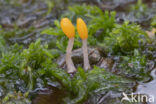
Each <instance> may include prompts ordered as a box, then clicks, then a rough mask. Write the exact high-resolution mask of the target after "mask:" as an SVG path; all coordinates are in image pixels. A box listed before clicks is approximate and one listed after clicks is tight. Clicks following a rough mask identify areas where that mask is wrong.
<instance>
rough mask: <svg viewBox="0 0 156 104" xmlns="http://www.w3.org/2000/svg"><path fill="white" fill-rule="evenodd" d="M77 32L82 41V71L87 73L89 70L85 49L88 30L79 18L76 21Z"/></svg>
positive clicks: (86, 50)
mask: <svg viewBox="0 0 156 104" xmlns="http://www.w3.org/2000/svg"><path fill="white" fill-rule="evenodd" d="M77 31H78V34H79V35H80V38H81V39H82V50H83V62H84V70H85V71H87V70H88V69H90V64H89V60H88V49H87V38H88V29H87V25H86V23H85V22H84V21H83V20H82V19H81V18H78V19H77Z"/></svg>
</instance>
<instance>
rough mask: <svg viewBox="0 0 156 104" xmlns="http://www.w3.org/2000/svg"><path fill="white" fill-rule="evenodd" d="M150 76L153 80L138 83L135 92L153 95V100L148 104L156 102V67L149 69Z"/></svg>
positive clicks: (155, 103)
mask: <svg viewBox="0 0 156 104" xmlns="http://www.w3.org/2000/svg"><path fill="white" fill-rule="evenodd" d="M151 76H152V77H153V80H152V81H150V82H148V83H140V84H139V85H138V87H137V91H136V93H140V94H146V95H148V96H149V97H150V96H151V95H152V96H154V100H155V101H154V102H153V103H148V104H156V68H155V69H154V70H152V71H151Z"/></svg>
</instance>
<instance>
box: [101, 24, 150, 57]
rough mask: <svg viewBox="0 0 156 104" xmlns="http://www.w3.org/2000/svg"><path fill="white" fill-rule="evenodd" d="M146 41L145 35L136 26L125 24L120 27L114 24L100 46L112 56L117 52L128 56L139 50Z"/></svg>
mask: <svg viewBox="0 0 156 104" xmlns="http://www.w3.org/2000/svg"><path fill="white" fill-rule="evenodd" d="M147 40H148V37H147V35H146V33H145V32H144V31H142V30H141V28H140V27H139V26H138V25H136V24H129V23H128V22H125V23H123V24H122V25H118V24H116V26H115V28H114V29H113V30H112V32H110V34H109V36H108V37H105V39H104V42H103V43H101V44H100V45H101V46H104V47H106V50H108V51H109V52H111V53H113V54H118V53H119V52H120V53H123V54H128V53H131V52H132V51H133V50H134V49H137V48H139V47H140V45H141V44H143V43H145V42H147Z"/></svg>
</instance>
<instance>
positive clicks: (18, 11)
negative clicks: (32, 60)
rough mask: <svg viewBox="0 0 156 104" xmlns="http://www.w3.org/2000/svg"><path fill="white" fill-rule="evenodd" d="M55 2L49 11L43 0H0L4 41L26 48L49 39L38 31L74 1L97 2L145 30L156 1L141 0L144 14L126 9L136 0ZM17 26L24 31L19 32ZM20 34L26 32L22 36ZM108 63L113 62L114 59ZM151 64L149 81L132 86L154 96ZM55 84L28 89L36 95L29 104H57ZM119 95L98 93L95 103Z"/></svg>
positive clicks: (58, 95)
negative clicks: (36, 41) (146, 7)
mask: <svg viewBox="0 0 156 104" xmlns="http://www.w3.org/2000/svg"><path fill="white" fill-rule="evenodd" d="M59 1H60V0H58V1H57V0H55V6H54V8H53V9H52V11H49V9H48V7H47V4H46V2H44V1H43V0H21V1H18V2H16V4H15V2H11V3H9V4H8V3H7V2H6V1H5V0H0V25H1V26H2V28H3V29H5V31H10V35H7V36H6V38H7V40H8V44H14V43H16V42H17V43H19V44H23V45H25V46H26V47H27V46H28V45H29V44H30V43H31V42H33V41H35V40H36V39H38V38H41V39H42V42H45V41H46V42H50V41H51V39H53V37H52V36H46V35H44V36H43V35H40V31H41V30H42V29H44V28H46V27H50V26H54V23H53V22H54V20H55V19H59V16H60V15H61V13H62V12H63V10H64V9H65V8H67V6H68V5H72V4H74V3H78V4H81V3H87V4H91V5H97V6H99V7H100V8H101V9H102V10H103V11H104V10H110V11H112V10H115V11H117V16H116V21H117V22H118V23H123V22H124V21H125V20H129V21H130V22H136V23H138V24H140V25H141V26H142V27H143V28H144V29H145V30H148V29H149V26H150V21H151V18H152V17H153V16H154V15H155V14H156V1H154V0H144V3H146V4H147V5H148V6H149V9H148V10H147V11H144V12H145V14H143V15H142V14H139V15H138V14H135V11H129V7H128V6H129V5H133V4H136V0H73V1H71V0H67V1H66V0H62V1H61V2H62V3H61V4H60V3H59ZM48 11H49V12H50V13H49V12H48ZM141 12H142V11H141ZM17 27H18V28H17ZM20 29H22V30H24V31H20ZM23 33H24V34H26V35H23ZM98 55H99V54H98ZM98 58H99V59H98V60H101V57H100V56H98ZM104 61H105V60H104ZM109 61H110V60H109ZM102 62H103V61H102ZM107 62H108V61H107ZM107 62H106V64H109V65H108V66H113V65H110V63H109V62H108V63H107ZM103 64H104V63H103ZM103 64H101V65H103ZM111 64H115V62H113V63H111ZM99 66H100V65H99ZM104 67H105V66H104ZM153 67H154V66H153ZM153 67H152V68H151V70H153V71H151V76H152V77H153V78H152V79H151V80H150V81H149V82H137V83H138V85H137V86H135V87H136V88H134V89H135V90H136V92H139V93H142V94H147V95H149V94H152V95H154V96H155V98H156V90H155V88H156V79H155V78H156V77H155V76H156V73H155V72H156V71H155V70H156V69H154V68H153ZM110 70H112V69H110ZM57 87H58V86H57V85H55V84H52V83H50V84H49V87H48V88H46V89H36V90H35V91H34V92H32V94H34V95H35V96H36V95H37V97H35V98H34V100H33V104H61V103H60V102H61V98H62V97H63V96H64V95H65V92H64V91H61V90H60V89H58V88H57ZM134 92H135V91H134ZM121 97H122V94H121V93H118V94H114V93H113V92H108V93H106V94H104V95H101V97H99V99H98V102H97V103H96V104H107V102H110V101H111V100H112V101H116V102H120V100H119V99H118V98H121ZM89 100H90V99H89ZM89 100H88V101H86V104H91V103H90V101H89ZM155 100H156V99H155ZM151 104H156V103H151Z"/></svg>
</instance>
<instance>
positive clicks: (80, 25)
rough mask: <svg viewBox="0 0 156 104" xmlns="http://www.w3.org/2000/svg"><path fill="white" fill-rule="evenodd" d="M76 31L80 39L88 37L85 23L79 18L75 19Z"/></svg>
mask: <svg viewBox="0 0 156 104" xmlns="http://www.w3.org/2000/svg"><path fill="white" fill-rule="evenodd" d="M77 31H78V33H79V35H80V38H81V39H87V38H88V29H87V25H86V23H85V22H84V21H83V20H82V19H81V18H78V19H77Z"/></svg>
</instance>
